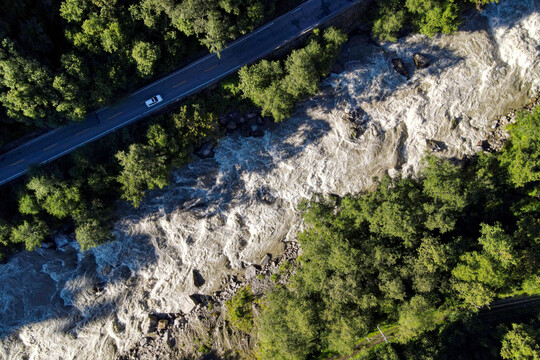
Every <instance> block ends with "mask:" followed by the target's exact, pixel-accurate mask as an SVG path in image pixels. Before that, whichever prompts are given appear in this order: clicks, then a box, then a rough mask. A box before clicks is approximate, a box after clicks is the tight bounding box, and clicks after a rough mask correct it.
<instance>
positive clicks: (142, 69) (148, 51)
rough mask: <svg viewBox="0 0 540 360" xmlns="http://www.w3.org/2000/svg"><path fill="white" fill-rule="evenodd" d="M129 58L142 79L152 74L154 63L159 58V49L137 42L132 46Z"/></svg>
mask: <svg viewBox="0 0 540 360" xmlns="http://www.w3.org/2000/svg"><path fill="white" fill-rule="evenodd" d="M131 56H132V57H133V59H134V60H135V63H136V64H137V71H138V72H139V74H140V75H141V77H143V78H147V77H150V76H152V75H153V74H154V71H155V68H156V63H157V61H158V60H159V57H160V50H159V47H158V46H157V45H155V44H151V43H148V42H145V41H138V42H136V43H135V44H134V45H133V50H132V51H131Z"/></svg>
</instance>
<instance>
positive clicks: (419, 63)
mask: <svg viewBox="0 0 540 360" xmlns="http://www.w3.org/2000/svg"><path fill="white" fill-rule="evenodd" d="M413 59H414V65H416V68H417V69H425V68H427V67H428V66H429V65H431V60H430V59H429V58H428V57H427V56H426V55H423V54H420V53H416V54H414V55H413Z"/></svg>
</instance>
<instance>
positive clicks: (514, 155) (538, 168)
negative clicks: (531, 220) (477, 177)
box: [499, 106, 540, 187]
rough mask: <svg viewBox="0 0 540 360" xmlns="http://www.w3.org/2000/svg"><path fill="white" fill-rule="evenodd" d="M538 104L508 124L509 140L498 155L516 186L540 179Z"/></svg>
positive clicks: (539, 118) (539, 114)
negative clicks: (512, 123) (511, 123)
mask: <svg viewBox="0 0 540 360" xmlns="http://www.w3.org/2000/svg"><path fill="white" fill-rule="evenodd" d="M539 127H540V106H537V107H536V108H535V109H534V110H533V112H532V113H524V112H523V113H520V114H519V115H518V116H517V118H516V123H515V124H514V125H511V126H509V128H508V129H509V131H510V141H509V142H507V144H506V146H505V148H504V151H503V152H502V153H501V155H500V156H499V159H500V160H501V163H502V164H503V165H504V166H506V167H507V168H508V171H509V173H510V179H511V181H512V182H513V183H514V184H515V186H517V187H523V186H525V185H526V184H529V183H533V182H536V181H539V180H540V134H539V131H538V129H539Z"/></svg>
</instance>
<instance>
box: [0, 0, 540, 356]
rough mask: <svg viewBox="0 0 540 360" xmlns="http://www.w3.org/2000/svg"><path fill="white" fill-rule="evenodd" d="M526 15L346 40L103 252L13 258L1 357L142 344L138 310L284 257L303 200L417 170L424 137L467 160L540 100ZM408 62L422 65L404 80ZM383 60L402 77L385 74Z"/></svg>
mask: <svg viewBox="0 0 540 360" xmlns="http://www.w3.org/2000/svg"><path fill="white" fill-rule="evenodd" d="M539 8H540V2H539V1H537V0H535V1H533V0H507V1H504V0H502V1H500V3H499V4H498V5H490V6H488V7H487V8H486V10H484V11H483V12H482V13H481V15H479V14H476V15H475V14H470V15H469V16H468V18H467V19H466V21H465V23H464V24H463V26H462V28H461V29H460V30H459V31H458V32H456V33H455V34H452V35H444V36H435V37H433V38H428V37H426V36H422V35H411V36H407V37H405V38H403V39H401V40H400V41H399V42H397V43H394V44H391V43H389V44H380V45H379V46H378V45H377V44H374V43H373V42H370V41H369V39H368V38H367V37H366V36H362V35H357V36H354V37H352V38H351V41H349V43H348V44H347V45H346V46H345V48H344V51H343V55H342V57H341V60H340V61H341V62H342V63H343V64H344V67H345V71H343V72H341V73H340V74H332V75H331V76H330V77H328V78H327V79H325V80H324V82H323V84H322V86H321V94H320V95H318V96H316V97H313V98H310V99H308V100H306V101H305V102H303V103H302V104H300V105H299V106H298V107H297V110H296V112H295V114H294V116H293V117H292V118H291V119H288V120H287V121H285V122H283V123H281V124H276V125H275V126H274V127H273V128H272V129H271V130H268V131H266V132H265V135H264V137H262V138H243V137H241V136H240V135H231V136H229V137H226V138H223V139H222V140H221V141H220V143H219V145H218V146H217V148H216V153H215V157H214V158H213V159H205V160H202V159H199V160H195V161H193V162H192V163H190V164H189V165H188V166H186V167H184V168H181V169H178V170H176V171H175V172H174V174H173V181H172V185H171V186H169V187H167V188H166V189H164V190H163V191H154V192H152V193H150V194H149V195H148V196H147V198H146V200H145V201H144V203H143V204H142V205H141V207H140V209H137V210H134V209H129V208H128V207H127V206H122V207H121V210H120V212H121V217H120V220H119V221H117V223H116V224H115V227H114V232H115V235H116V241H114V242H111V243H108V244H104V245H102V246H99V247H97V248H94V249H92V250H90V251H87V252H86V253H80V252H79V251H78V250H77V246H76V244H74V243H72V242H67V243H66V244H65V245H64V246H62V247H60V248H59V249H58V250H57V249H54V248H48V249H47V248H40V249H38V250H37V251H34V252H21V253H19V254H17V255H15V256H13V257H12V258H11V259H10V260H9V261H8V262H7V263H6V264H3V265H0V308H1V309H2V311H1V312H0V334H1V335H0V336H1V337H0V357H2V358H5V359H65V360H66V359H84V358H87V359H111V358H114V356H115V354H118V353H121V352H123V351H125V350H126V349H129V348H130V347H132V346H133V345H134V344H135V343H136V342H137V341H138V340H139V339H140V337H141V322H142V321H143V319H144V318H145V317H146V316H147V314H149V313H177V312H181V311H189V307H190V303H189V301H188V300H187V299H188V298H187V296H188V295H189V294H192V293H202V294H211V293H212V292H213V291H216V290H218V289H219V288H220V286H221V284H222V281H223V280H224V279H226V278H227V276H229V275H237V276H242V271H243V270H242V269H243V268H244V267H245V266H246V265H249V264H252V263H258V262H259V261H260V259H261V258H262V257H263V256H264V254H265V253H272V254H278V253H279V252H280V251H282V249H283V242H284V241H287V240H290V239H292V238H293V237H294V236H295V233H296V232H297V230H298V229H300V228H301V221H300V217H299V213H298V211H297V205H298V203H299V201H301V199H303V198H309V197H311V196H312V195H313V194H314V193H318V192H320V193H334V194H340V195H343V194H346V193H357V192H359V191H362V190H365V189H369V187H370V186H371V185H372V184H373V180H372V179H373V177H374V176H380V175H382V174H384V173H385V172H389V173H390V174H391V175H397V174H403V175H411V174H415V173H416V172H417V171H418V169H420V168H421V159H422V157H423V156H424V154H425V152H426V151H427V142H428V140H432V141H433V142H434V143H436V144H438V145H437V146H439V147H440V151H439V152H438V154H439V155H440V156H444V157H454V158H461V157H463V156H465V155H468V154H472V153H474V152H476V151H478V147H477V144H478V142H479V141H482V140H484V139H486V138H487V137H488V136H489V133H490V132H491V131H492V126H493V123H494V119H496V118H497V117H498V116H501V115H504V114H505V113H506V112H507V111H508V110H509V109H510V108H516V107H519V106H521V105H523V104H525V103H526V102H527V101H528V99H529V98H530V97H532V96H534V95H536V94H537V93H538V92H539V91H540V14H539V12H538V10H539ZM416 52H419V53H422V54H425V55H427V56H428V57H429V58H430V59H431V61H432V64H431V65H430V66H429V67H428V68H426V69H422V70H415V68H414V64H413V60H412V58H413V54H414V53H416ZM396 57H399V58H401V59H403V61H404V63H405V66H406V68H407V69H408V71H409V73H410V74H411V78H410V79H409V80H407V79H406V78H405V77H404V76H402V75H399V74H397V73H396V72H395V71H394V69H393V67H392V61H391V60H392V59H393V58H396ZM356 109H362V110H357V114H359V116H358V122H361V123H362V124H363V127H364V130H365V131H363V133H362V134H361V135H359V133H357V136H355V137H351V133H352V128H351V122H350V121H349V120H348V119H347V114H348V113H349V112H350V111H351V110H356ZM261 194H266V199H267V200H268V199H271V200H272V201H263V200H262V199H261V198H262V196H260V195H261ZM193 269H196V270H197V271H198V272H199V273H200V274H201V276H202V278H203V279H204V284H203V285H202V286H201V287H200V288H196V287H195V285H194V284H193V281H192V271H193Z"/></svg>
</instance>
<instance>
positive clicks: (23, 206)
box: [19, 194, 40, 215]
mask: <svg viewBox="0 0 540 360" xmlns="http://www.w3.org/2000/svg"><path fill="white" fill-rule="evenodd" d="M39 210H40V206H39V205H38V203H37V201H36V198H35V197H33V196H32V195H31V194H24V195H23V196H21V197H20V198H19V212H20V213H21V214H24V215H37V214H39Z"/></svg>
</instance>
